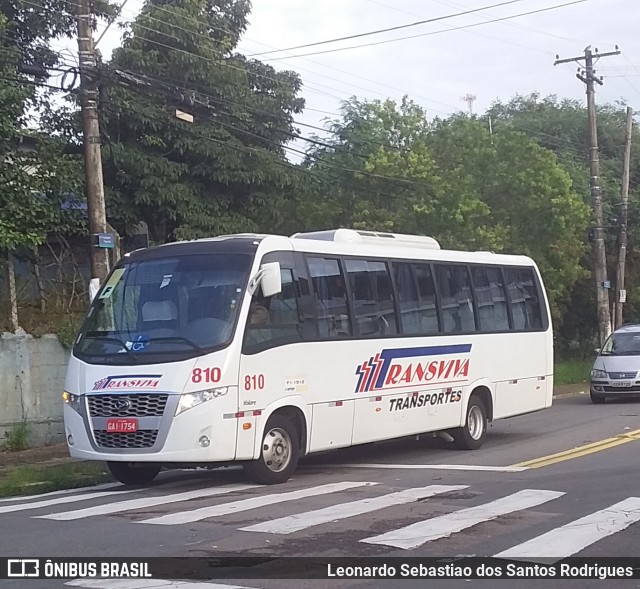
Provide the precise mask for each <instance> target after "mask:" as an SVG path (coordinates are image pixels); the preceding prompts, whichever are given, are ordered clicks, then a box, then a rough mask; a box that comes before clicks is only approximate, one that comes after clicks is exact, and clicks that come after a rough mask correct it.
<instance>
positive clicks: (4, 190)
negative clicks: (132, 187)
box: [0, 0, 81, 251]
mask: <svg viewBox="0 0 640 589" xmlns="http://www.w3.org/2000/svg"><path fill="white" fill-rule="evenodd" d="M65 7H66V5H65V3H63V2H56V1H53V0H50V1H45V2H41V3H36V4H35V5H31V7H27V6H25V5H24V4H23V3H21V2H15V3H14V2H4V3H3V4H2V12H0V49H1V51H0V78H2V80H3V82H2V84H0V210H2V212H3V215H2V217H1V218H0V250H2V249H4V250H11V251H14V250H16V249H17V248H19V247H21V246H24V247H27V248H30V247H33V246H37V245H39V244H41V243H42V242H43V241H44V240H45V238H46V235H47V233H49V232H50V231H52V230H54V229H55V230H57V231H59V230H60V229H61V228H62V229H64V227H65V225H66V224H67V223H71V224H74V225H75V226H77V225H78V222H79V221H78V219H77V218H76V219H75V220H74V221H72V220H71V219H69V215H67V211H66V210H63V209H62V207H61V203H62V201H63V200H64V196H63V195H64V191H71V190H75V189H77V188H78V183H75V185H70V179H71V178H72V177H75V178H79V175H77V174H76V175H75V176H72V175H71V174H70V173H69V172H70V169H69V165H70V164H69V161H68V160H67V159H65V157H64V156H63V154H62V152H63V146H62V145H61V144H60V142H59V141H58V140H56V139H54V138H50V137H47V136H46V135H43V134H38V133H35V132H33V131H28V130H27V129H26V124H27V119H28V112H29V110H30V109H34V110H36V111H40V110H41V109H42V108H43V107H45V106H46V99H45V98H44V97H43V95H42V94H41V93H38V92H37V84H36V83H35V82H37V81H38V79H39V77H38V76H36V75H33V74H30V75H27V74H23V73H21V65H22V64H24V63H27V64H29V65H30V66H32V67H35V68H36V69H37V68H45V67H50V66H53V65H55V64H56V63H57V59H58V57H57V54H56V53H55V52H53V51H52V50H51V49H50V48H49V45H48V43H49V41H50V40H51V39H52V38H54V37H56V36H60V35H65V34H66V35H69V34H71V32H72V31H73V30H74V28H75V20H74V18H73V16H71V15H69V14H68V13H67V12H66V10H65V9H64V8H65ZM32 142H33V143H35V144H36V147H35V148H33V149H32V148H31V143H32ZM23 144H24V145H27V144H28V148H24V147H23ZM80 224H81V223H80Z"/></svg>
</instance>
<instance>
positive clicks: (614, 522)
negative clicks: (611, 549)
mask: <svg viewBox="0 0 640 589" xmlns="http://www.w3.org/2000/svg"><path fill="white" fill-rule="evenodd" d="M639 520H640V498H638V497H629V498H628V499H625V500H624V501H620V503H616V504H615V505H612V506H611V507H607V508H606V509H602V510H601V511H596V512H595V513H592V514H590V515H587V516H585V517H583V518H580V519H577V520H576V521H573V522H571V523H568V524H566V525H564V526H562V527H560V528H556V529H555V530H551V531H550V532H547V533H546V534H542V535H541V536H537V537H536V538H532V539H531V540H529V541H527V542H524V543H522V544H518V545H517V546H513V547H512V548H509V549H508V550H504V551H503V552H500V553H499V554H496V555H495V556H496V558H519V559H527V558H531V559H537V558H546V557H550V558H556V559H558V560H559V559H561V558H564V557H566V556H571V555H572V554H575V553H576V552H579V551H580V550H582V549H584V548H586V547H587V546H590V545H591V544H593V543H595V542H597V541H598V540H602V538H606V537H607V536H610V535H611V534H615V533H616V532H620V531H622V530H624V529H625V528H627V527H629V526H630V525H631V524H634V523H636V522H637V521H639Z"/></svg>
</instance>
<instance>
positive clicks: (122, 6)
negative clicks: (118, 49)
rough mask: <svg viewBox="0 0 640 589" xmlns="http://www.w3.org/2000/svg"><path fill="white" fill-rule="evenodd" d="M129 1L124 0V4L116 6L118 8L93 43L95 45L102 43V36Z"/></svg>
mask: <svg viewBox="0 0 640 589" xmlns="http://www.w3.org/2000/svg"><path fill="white" fill-rule="evenodd" d="M128 1H129V0H122V4H120V6H119V7H118V8H116V10H115V12H114V13H113V15H112V16H111V18H110V19H109V20H108V21H107V26H106V27H105V28H104V31H102V33H101V34H100V36H99V37H98V40H97V41H96V42H95V43H94V44H93V46H94V47H97V46H98V43H100V41H102V37H104V35H105V33H106V32H107V31H108V30H109V27H110V26H111V25H112V24H113V23H114V21H115V20H116V18H117V17H118V15H119V14H120V13H121V12H122V9H123V8H124V7H125V5H126V3H127V2H128Z"/></svg>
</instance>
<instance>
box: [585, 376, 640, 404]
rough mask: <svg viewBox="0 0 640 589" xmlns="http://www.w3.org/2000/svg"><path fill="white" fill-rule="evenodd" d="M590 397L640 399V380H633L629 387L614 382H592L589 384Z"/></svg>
mask: <svg viewBox="0 0 640 589" xmlns="http://www.w3.org/2000/svg"><path fill="white" fill-rule="evenodd" d="M589 390H590V391H591V394H592V395H596V396H598V397H607V398H619V399H622V398H625V397H640V380H634V381H632V382H631V384H630V386H620V381H616V380H605V379H602V380H592V381H591V382H590V383H589Z"/></svg>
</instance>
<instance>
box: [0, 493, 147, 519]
mask: <svg viewBox="0 0 640 589" xmlns="http://www.w3.org/2000/svg"><path fill="white" fill-rule="evenodd" d="M135 491H139V489H125V490H123V491H100V492H99V493H83V494H81V495H71V496H69V495H63V496H61V497H57V498H56V499H45V500H44V501H32V502H31V503H19V504H17V505H2V506H0V513H11V512H13V511H26V510H27V509H39V508H41V507H50V506H51V505H61V504H63V503H75V502H76V501H86V500H87V499H98V498H100V497H118V496H119V495H123V494H124V493H134V492H135Z"/></svg>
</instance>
